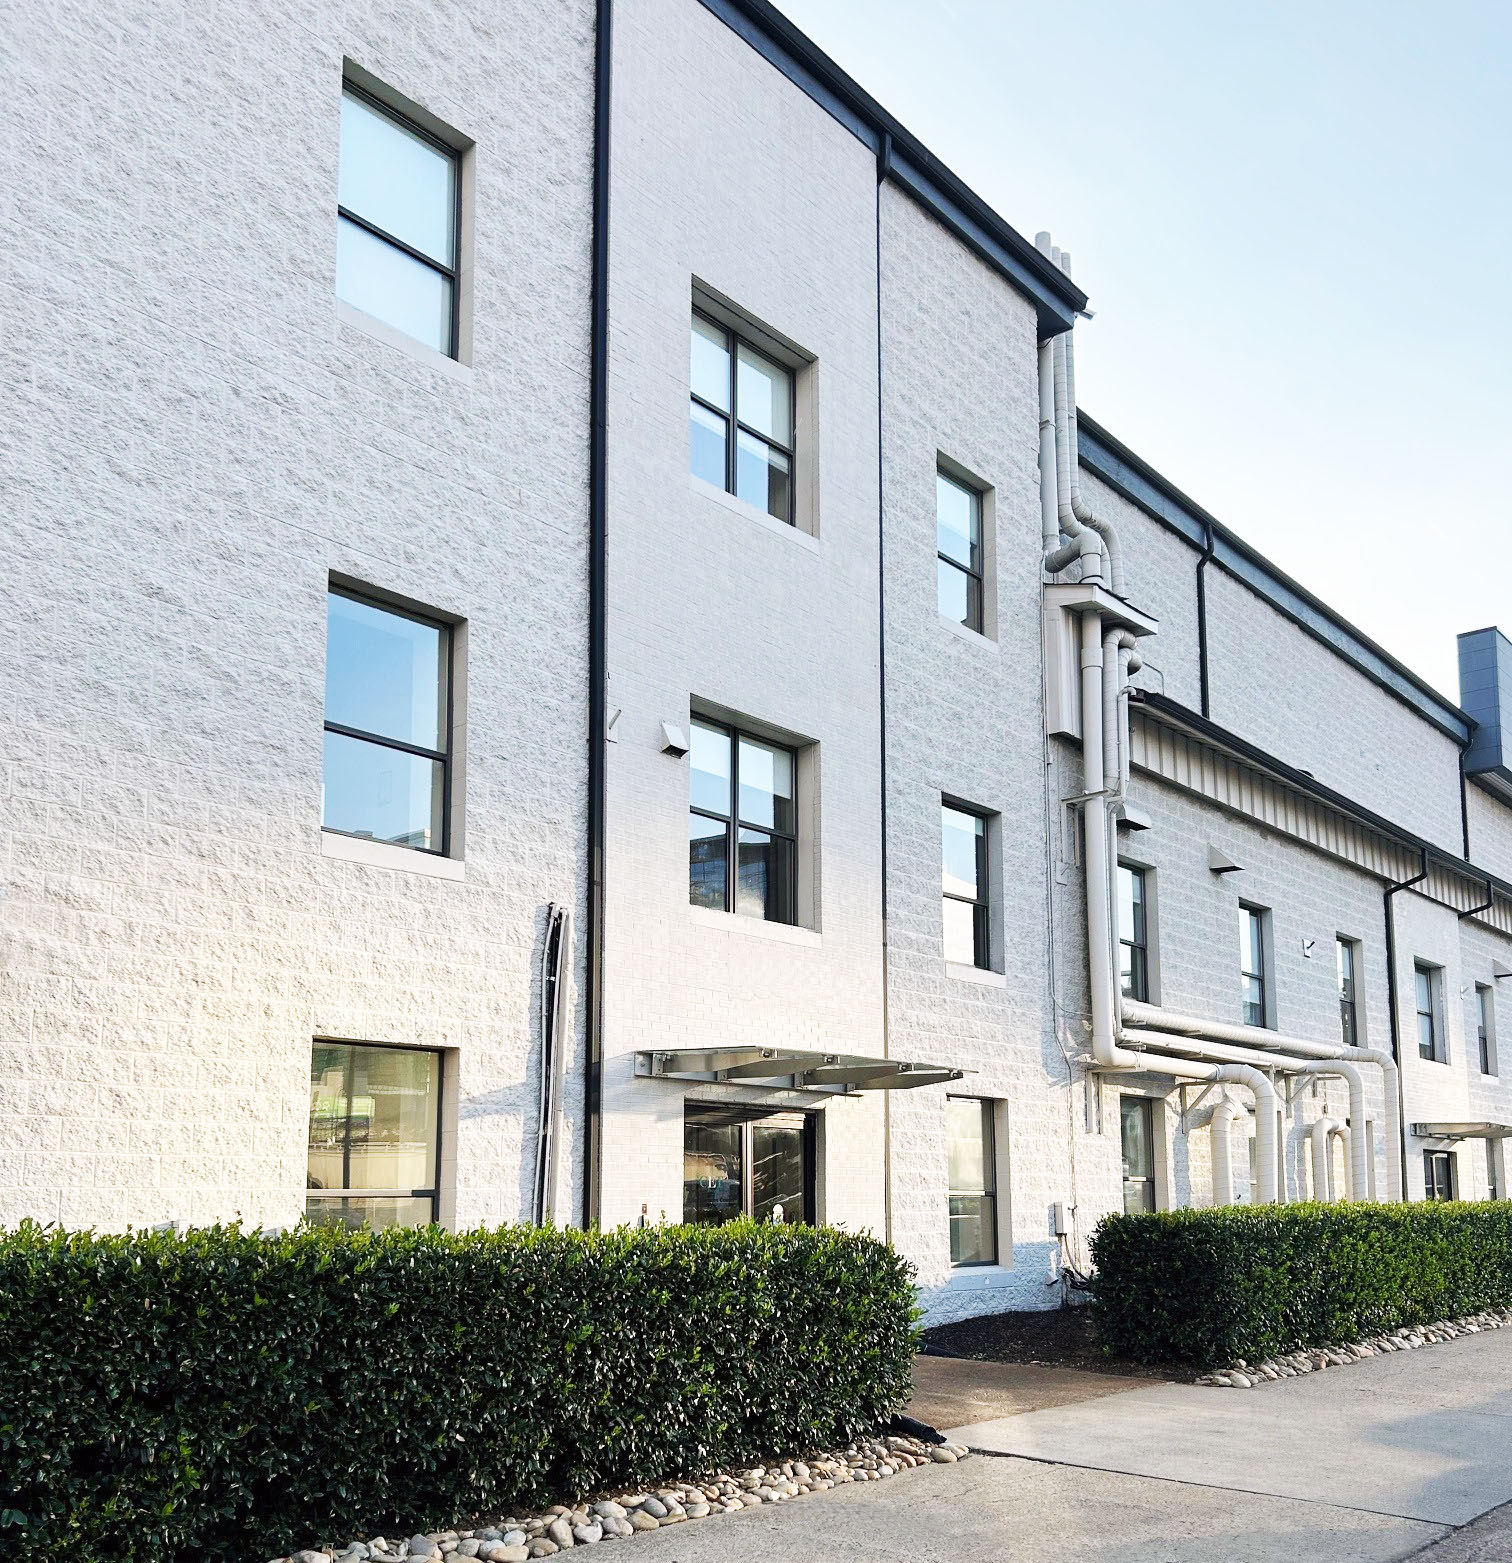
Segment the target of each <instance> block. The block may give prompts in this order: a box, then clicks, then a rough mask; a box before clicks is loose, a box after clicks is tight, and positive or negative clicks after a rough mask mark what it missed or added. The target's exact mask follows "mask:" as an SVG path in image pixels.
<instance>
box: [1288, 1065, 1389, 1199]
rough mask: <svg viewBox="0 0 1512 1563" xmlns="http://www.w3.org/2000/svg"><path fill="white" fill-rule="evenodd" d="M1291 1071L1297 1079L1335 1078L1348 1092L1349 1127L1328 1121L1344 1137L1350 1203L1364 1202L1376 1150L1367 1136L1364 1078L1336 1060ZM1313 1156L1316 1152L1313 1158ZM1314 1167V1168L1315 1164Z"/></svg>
mask: <svg viewBox="0 0 1512 1563" xmlns="http://www.w3.org/2000/svg"><path fill="white" fill-rule="evenodd" d="M1293 1067H1294V1069H1295V1072H1296V1073H1297V1074H1299V1075H1337V1076H1338V1077H1339V1078H1340V1079H1341V1080H1343V1082H1344V1084H1345V1086H1346V1087H1347V1088H1348V1090H1349V1123H1348V1125H1347V1126H1346V1125H1344V1124H1342V1123H1338V1120H1337V1119H1329V1120H1328V1121H1329V1122H1331V1123H1336V1124H1338V1127H1339V1129H1340V1130H1341V1131H1344V1132H1345V1133H1346V1134H1347V1138H1348V1144H1349V1186H1350V1190H1351V1196H1350V1197H1351V1198H1353V1199H1364V1198H1365V1197H1366V1190H1367V1189H1369V1187H1370V1161H1371V1158H1372V1157H1373V1156H1374V1155H1375V1147H1374V1146H1373V1145H1372V1144H1371V1143H1370V1136H1369V1135H1368V1134H1367V1132H1366V1121H1365V1080H1364V1077H1363V1076H1362V1075H1361V1074H1360V1071H1359V1070H1358V1069H1356V1068H1355V1066H1354V1065H1353V1064H1346V1063H1345V1062H1344V1061H1343V1060H1342V1059H1335V1060H1332V1061H1330V1062H1327V1063H1325V1062H1324V1061H1323V1060H1322V1059H1315V1060H1312V1061H1310V1062H1308V1063H1305V1064H1297V1065H1294V1066H1293ZM1316 1154H1317V1153H1316V1149H1315V1150H1314V1156H1315V1157H1316ZM1314 1165H1316V1161H1315V1162H1314ZM1314 1185H1315V1186H1316V1179H1314Z"/></svg>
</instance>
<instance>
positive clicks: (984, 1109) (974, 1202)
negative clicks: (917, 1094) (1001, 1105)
mask: <svg viewBox="0 0 1512 1563" xmlns="http://www.w3.org/2000/svg"><path fill="white" fill-rule="evenodd" d="M992 1114H993V1104H992V1103H991V1102H988V1101H983V1100H982V1099H981V1098H979V1097H975V1096H947V1097H946V1098H945V1136H946V1147H947V1156H948V1160H949V1163H950V1262H951V1264H953V1265H991V1264H996V1263H997V1256H998V1244H997V1146H996V1143H995V1137H994V1135H993V1128H992Z"/></svg>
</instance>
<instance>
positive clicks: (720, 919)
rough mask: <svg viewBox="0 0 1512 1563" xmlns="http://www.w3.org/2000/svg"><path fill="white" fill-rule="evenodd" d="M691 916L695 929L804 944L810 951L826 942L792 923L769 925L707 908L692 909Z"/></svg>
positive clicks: (814, 932)
mask: <svg viewBox="0 0 1512 1563" xmlns="http://www.w3.org/2000/svg"><path fill="white" fill-rule="evenodd" d="M688 915H689V916H690V917H691V918H692V920H693V925H694V927H696V928H716V929H719V930H720V931H721V932H723V933H740V934H746V935H749V936H750V937H752V938H756V939H773V940H775V941H776V942H777V943H778V944H801V945H803V946H805V947H806V948H808V949H810V950H817V949H818V948H819V947H820V945H821V944H822V943H823V941H822V940H821V939H820V937H819V934H818V933H817V931H816V930H814V929H813V928H799V927H797V926H795V925H794V924H792V923H769V922H766V921H764V920H763V919H761V918H759V917H746V916H745V915H744V914H743V913H741V912H711V911H710V910H709V908H708V907H706V906H690V907H689V908H688Z"/></svg>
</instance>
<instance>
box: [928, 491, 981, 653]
mask: <svg viewBox="0 0 1512 1563" xmlns="http://www.w3.org/2000/svg"><path fill="white" fill-rule="evenodd" d="M935 552H936V555H937V557H936V560H935V571H936V579H935V594H936V598H937V600H938V602H939V607H940V612H941V613H942V614H943V615H944V616H945V617H946V618H947V619H951V620H954V622H955V623H957V624H964V625H965V626H966V627H967V629H972V630H975V631H976V632H977V633H978V634H981V632H982V496H981V495H980V494H979V493H977V491H976V490H975V489H972V488H967V487H966V485H965V484H964V483H959V482H957V481H956V479H954V478H951V477H947V476H946V475H945V474H944V473H943V472H941V471H938V470H936V472H935Z"/></svg>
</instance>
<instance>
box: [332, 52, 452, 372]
mask: <svg viewBox="0 0 1512 1563" xmlns="http://www.w3.org/2000/svg"><path fill="white" fill-rule="evenodd" d="M341 92H342V96H343V97H345V96H346V95H347V94H350V95H351V96H352V97H354V98H357V99H359V100H360V101H361V102H363V103H365V104H366V105H367V106H368V107H369V108H370V109H372V110H373V111H374V112H375V113H377V114H381V115H383V116H384V118H385V119H388V120H392V121H393V123H394V124H396V125H398V126H400V127H401V128H403V129H404V130H406V131H408V132H409V133H410V135H412V136H415V137H417V138H418V139H419V140H421V141H424V142H425V143H426V144H427V145H429V146H432V147H434V148H435V149H436V151H438V152H440V153H442V154H443V155H444V156H445V157H446V158H447V160H448V161H449V162H450V163H451V165H452V264H451V265H450V266H448V265H445V264H444V263H443V262H441V261H438V260H437V259H436V258H435V256H433V255H427V254H426V253H425V251H424V250H417V249H416V248H415V247H414V245H412V244H406V243H405V242H404V240H403V239H400V238H397V237H396V236H395V235H394V234H392V233H390V232H389V231H388V229H386V228H380V227H379V226H378V224H377V223H375V222H370V221H369V220H368V219H367V218H366V217H363V216H362V215H361V214H360V213H358V212H354V211H352V210H351V208H350V207H346V206H343V205H342V204H341V202H340V200H339V199H338V201H337V202H336V215H337V217H338V218H343V217H344V218H345V219H346V220H347V221H348V222H349V223H352V224H354V225H355V226H356V227H358V228H361V229H363V230H364V231H365V232H367V233H370V234H372V236H373V237H374V238H375V239H381V240H382V241H383V242H384V243H385V244H390V245H392V246H393V247H394V248H395V249H396V250H398V251H400V252H401V253H402V254H404V255H408V256H409V258H410V259H411V260H415V261H419V262H420V264H421V265H422V266H428V267H429V268H430V269H431V270H432V271H434V272H436V273H437V274H438V275H439V276H442V277H445V278H446V279H447V280H448V281H449V282H450V283H451V311H450V320H449V322H448V333H447V334H448V338H449V340H448V342H447V347H446V351H445V352H444V353H443V355H442V356H443V357H445V358H451V359H456V358H458V356H459V354H460V351H461V338H462V154H461V152H460V151H458V149H457V148H456V147H454V146H448V145H447V143H446V142H445V141H443V140H442V139H441V138H440V137H439V136H435V135H432V134H431V132H430V131H428V130H426V129H424V128H423V127H422V126H420V125H417V124H416V123H415V122H414V120H412V119H410V118H409V117H408V116H407V115H405V114H403V113H401V112H400V111H399V110H398V109H395V108H391V107H390V106H389V105H388V104H387V103H385V102H384V101H383V99H382V98H379V97H375V96H374V95H373V94H372V93H371V92H368V91H367V90H366V89H365V88H363V87H359V86H358V85H357V83H356V82H354V81H352V80H350V79H347V80H344V81H343V82H342V84H341ZM338 156H339V153H338ZM354 307H355V306H354ZM385 324H387V322H385ZM391 329H393V330H396V331H397V330H399V329H400V328H399V327H397V326H395V327H393V328H391ZM405 334H406V335H407V334H408V333H405ZM420 345H421V346H422V347H426V346H428V345H429V344H428V343H424V342H422V343H421V344H420Z"/></svg>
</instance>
